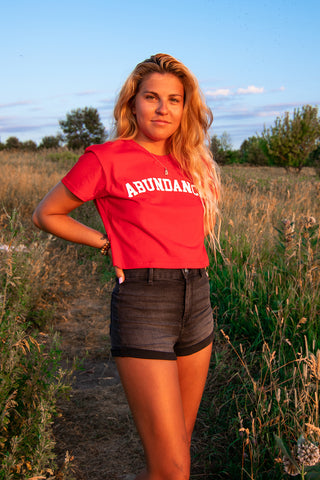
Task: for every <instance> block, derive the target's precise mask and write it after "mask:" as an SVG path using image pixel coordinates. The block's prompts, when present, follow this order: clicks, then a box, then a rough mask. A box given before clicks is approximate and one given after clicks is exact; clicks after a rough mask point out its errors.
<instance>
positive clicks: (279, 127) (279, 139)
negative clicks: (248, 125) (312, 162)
mask: <svg viewBox="0 0 320 480" xmlns="http://www.w3.org/2000/svg"><path fill="white" fill-rule="evenodd" d="M263 138H264V139H265V140H266V142H267V147H268V151H269V154H270V155H271V156H272V157H273V160H274V163H275V164H277V165H280V166H282V167H285V168H286V169H289V168H294V169H295V170H296V171H297V172H300V171H301V169H302V167H303V166H304V165H306V164H307V162H308V159H309V156H310V154H311V153H312V152H313V150H315V149H316V147H317V144H318V143H319V141H320V120H319V118H318V107H312V106H310V105H304V106H303V107H302V110H300V109H295V110H294V113H293V117H292V118H290V116H289V112H286V113H285V114H284V116H283V117H282V118H280V117H278V118H277V119H276V121H275V124H274V126H273V127H271V128H270V129H268V130H266V129H265V130H264V132H263Z"/></svg>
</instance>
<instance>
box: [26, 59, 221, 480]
mask: <svg viewBox="0 0 320 480" xmlns="http://www.w3.org/2000/svg"><path fill="white" fill-rule="evenodd" d="M114 115H115V127H116V135H115V139H114V140H113V141H111V142H107V143H105V144H103V145H94V146H92V147H89V148H87V149H86V152H85V154H84V155H82V156H81V157H80V159H79V161H78V162H77V163H76V165H75V166H74V167H73V168H72V169H71V171H70V172H69V173H68V174H67V175H66V176H65V177H64V178H63V179H62V181H61V182H60V183H59V184H58V185H56V186H55V187H54V188H53V189H52V190H51V191H50V192H49V194H48V195H47V196H46V197H45V198H44V199H43V200H42V201H41V203H40V204H39V206H38V207H37V209H36V210H35V212H34V214H33V221H34V223H35V225H36V226H37V227H39V228H41V229H43V230H45V231H47V232H50V233H52V234H54V235H57V236H59V237H62V238H64V239H66V240H69V241H72V242H76V243H82V244H85V245H89V246H92V247H95V248H99V249H101V252H102V253H103V254H107V253H108V250H109V248H110V247H111V251H112V260H113V264H114V266H115V272H116V277H117V282H116V286H115V288H114V290H113V294H112V300H111V327H110V334H111V345H112V354H113V356H114V358H115V361H116V364H117V368H118V371H119V374H120V378H121V381H122V384H123V386H124V390H125V392H126V395H127V398H128V402H129V405H130V408H131V411H132V414H133V417H134V420H135V423H136V426H137V429H138V432H139V435H140V437H141V440H142V443H143V447H144V452H145V457H146V470H145V471H143V472H142V473H140V474H138V476H137V477H136V480H182V479H183V480H186V479H189V476H190V442H191V434H192V431H193V427H194V423H195V420H196V416H197V411H198V407H199V404H200V400H201V396H202V393H203V389H204V385H205V381H206V376H207V372H208V367H209V361H210V355H211V346H212V335H213V332H212V330H213V320H212V309H211V307H210V298H209V282H208V277H207V274H206V271H205V267H206V266H207V265H208V256H207V253H206V250H205V246H204V237H205V236H207V235H208V236H209V239H211V240H212V242H211V243H213V244H214V240H215V236H214V224H215V219H216V216H217V213H218V207H217V205H218V199H219V178H218V174H217V169H216V166H215V164H214V162H213V160H212V158H211V155H210V153H209V150H208V148H207V146H206V144H205V142H206V140H207V132H208V128H209V126H210V124H211V122H212V115H211V112H210V110H209V109H208V108H207V106H206V105H205V103H204V101H203V100H202V97H201V94H200V91H199V87H198V84H197V81H196V80H195V78H194V77H193V75H192V74H191V73H190V72H189V70H188V69H187V68H186V67H185V66H184V65H183V64H182V63H180V62H179V61H177V60H176V59H174V58H173V57H171V56H169V55H165V54H157V55H154V56H152V57H150V58H149V59H147V60H145V61H144V62H141V63H140V64H138V65H137V66H136V68H135V69H134V71H133V72H132V74H131V75H130V76H129V78H128V79H127V81H126V82H125V84H124V86H123V88H122V90H121V92H120V94H119V98H118V101H117V103H116V106H115V110H114ZM88 200H94V202H95V204H96V207H97V209H98V211H99V214H100V215H101V218H102V221H103V224H104V226H105V229H106V234H104V235H103V234H102V233H101V232H98V231H96V230H94V229H91V228H89V227H87V226H85V225H83V224H81V223H79V222H77V221H76V220H74V219H72V218H71V217H70V216H69V215H68V214H69V213H70V212H71V211H72V210H74V209H75V208H77V207H79V206H80V205H81V204H82V203H83V202H86V201H88Z"/></svg>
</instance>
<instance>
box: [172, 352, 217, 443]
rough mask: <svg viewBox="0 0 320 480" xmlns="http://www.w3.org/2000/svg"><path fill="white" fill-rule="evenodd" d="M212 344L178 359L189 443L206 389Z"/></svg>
mask: <svg viewBox="0 0 320 480" xmlns="http://www.w3.org/2000/svg"><path fill="white" fill-rule="evenodd" d="M211 352H212V343H211V344H210V345H208V346H207V347H205V348H204V349H202V350H200V351H199V352H197V353H194V354H193V355H187V356H184V357H178V359H177V363H178V372H179V383H180V391H181V398H182V404H183V412H184V417H185V426H186V431H187V435H188V439H189V442H191V435H192V432H193V428H194V424H195V421H196V418H197V413H198V409H199V405H200V402H201V398H202V394H203V390H204V387H205V383H206V379H207V375H208V369H209V364H210V358H211Z"/></svg>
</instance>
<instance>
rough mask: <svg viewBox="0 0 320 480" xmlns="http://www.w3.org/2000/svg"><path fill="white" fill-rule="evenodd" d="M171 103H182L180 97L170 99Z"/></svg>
mask: <svg viewBox="0 0 320 480" xmlns="http://www.w3.org/2000/svg"><path fill="white" fill-rule="evenodd" d="M170 101H171V102H172V103H180V101H181V100H180V97H172V98H171V99H170Z"/></svg>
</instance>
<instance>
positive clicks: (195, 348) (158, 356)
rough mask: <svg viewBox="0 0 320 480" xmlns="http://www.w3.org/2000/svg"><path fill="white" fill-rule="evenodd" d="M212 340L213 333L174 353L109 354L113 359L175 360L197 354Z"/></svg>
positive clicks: (119, 350)
mask: <svg viewBox="0 0 320 480" xmlns="http://www.w3.org/2000/svg"><path fill="white" fill-rule="evenodd" d="M212 340H213V332H212V333H211V334H210V335H209V336H208V337H206V338H205V339H204V340H202V341H201V342H199V343H196V344H195V345H191V346H190V347H184V348H176V349H175V351H174V352H159V351H156V350H144V349H142V348H131V347H126V348H112V349H111V354H112V356H113V357H132V358H145V359H150V360H152V359H154V360H176V359H177V357H186V356H187V355H192V354H193V353H197V352H199V351H200V350H202V349H203V348H205V347H207V346H208V345H210V343H211V342H212Z"/></svg>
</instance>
